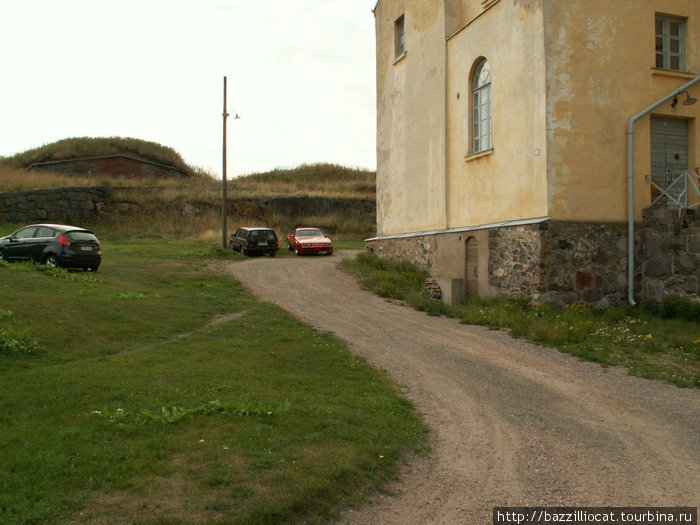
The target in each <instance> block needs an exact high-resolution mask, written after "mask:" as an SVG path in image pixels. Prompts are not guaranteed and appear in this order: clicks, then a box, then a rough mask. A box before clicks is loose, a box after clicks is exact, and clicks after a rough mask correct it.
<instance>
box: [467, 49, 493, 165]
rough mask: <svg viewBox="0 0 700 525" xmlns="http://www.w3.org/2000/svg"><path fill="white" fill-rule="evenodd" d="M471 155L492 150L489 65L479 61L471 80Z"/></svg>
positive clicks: (487, 62) (481, 60) (483, 60)
mask: <svg viewBox="0 0 700 525" xmlns="http://www.w3.org/2000/svg"><path fill="white" fill-rule="evenodd" d="M471 88H472V97H471V102H472V108H471V131H472V140H471V153H481V152H482V151H488V150H490V149H492V148H493V140H492V130H493V126H492V118H491V117H492V111H491V65H490V63H489V61H488V60H486V59H485V58H482V59H480V60H479V63H478V65H477V66H476V69H475V70H474V77H473V78H472V85H471Z"/></svg>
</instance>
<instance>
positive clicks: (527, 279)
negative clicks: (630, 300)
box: [489, 221, 627, 308]
mask: <svg viewBox="0 0 700 525" xmlns="http://www.w3.org/2000/svg"><path fill="white" fill-rule="evenodd" d="M489 249H490V260H489V284H490V285H491V286H492V288H493V289H494V290H495V295H498V296H501V297H511V296H513V295H518V294H522V295H525V296H526V297H528V298H529V299H530V300H532V301H533V302H545V303H551V304H574V303H583V304H587V305H589V306H592V307H594V308H606V307H608V306H612V305H617V304H621V303H623V302H624V301H625V300H626V296H627V227H626V225H625V224H622V223H579V222H564V221H547V222H543V223H540V224H537V225H530V226H518V227H507V228H494V229H492V230H490V231H489Z"/></svg>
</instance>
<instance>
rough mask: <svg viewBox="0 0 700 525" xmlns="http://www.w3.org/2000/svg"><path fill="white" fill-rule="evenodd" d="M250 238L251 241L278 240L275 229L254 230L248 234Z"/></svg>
mask: <svg viewBox="0 0 700 525" xmlns="http://www.w3.org/2000/svg"><path fill="white" fill-rule="evenodd" d="M248 240H249V241H251V242H259V241H267V242H274V241H276V240H277V236H276V235H275V232H274V231H273V230H252V231H251V232H250V234H249V235H248Z"/></svg>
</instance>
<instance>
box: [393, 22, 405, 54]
mask: <svg viewBox="0 0 700 525" xmlns="http://www.w3.org/2000/svg"><path fill="white" fill-rule="evenodd" d="M394 49H395V56H396V58H398V57H400V56H401V55H403V54H404V53H405V52H406V31H405V27H404V15H401V16H400V17H399V18H397V19H396V22H394Z"/></svg>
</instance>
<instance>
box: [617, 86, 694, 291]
mask: <svg viewBox="0 0 700 525" xmlns="http://www.w3.org/2000/svg"><path fill="white" fill-rule="evenodd" d="M698 82H700V75H698V76H696V77H695V78H694V79H693V80H691V81H690V82H687V83H685V84H683V85H682V86H681V87H679V88H678V89H676V90H674V91H673V92H672V93H670V94H668V95H666V96H665V97H663V98H661V99H659V100H657V101H656V102H654V103H653V104H652V105H651V106H649V107H648V108H646V109H644V110H642V111H640V112H639V113H637V114H636V115H635V116H634V117H632V118H631V119H630V120H629V123H628V124H627V301H628V302H629V304H631V305H634V304H636V303H635V301H634V124H635V122H637V121H638V120H639V119H640V118H642V117H643V116H644V115H647V114H648V113H651V112H652V111H654V110H655V109H656V108H658V107H659V106H660V105H661V104H663V103H664V102H668V101H669V100H671V99H672V98H673V97H675V96H677V95H679V94H680V93H681V92H683V91H685V90H686V89H688V88H689V87H690V86H692V85H693V84H696V83H698Z"/></svg>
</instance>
